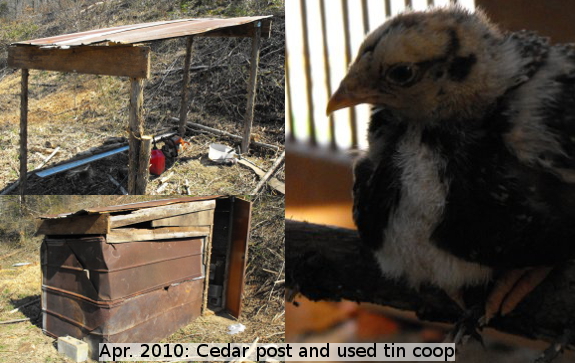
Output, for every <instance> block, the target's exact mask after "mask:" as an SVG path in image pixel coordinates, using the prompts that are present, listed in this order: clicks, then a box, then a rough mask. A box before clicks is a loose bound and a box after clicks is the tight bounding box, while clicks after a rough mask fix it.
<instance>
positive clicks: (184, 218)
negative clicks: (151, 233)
mask: <svg viewBox="0 0 575 363" xmlns="http://www.w3.org/2000/svg"><path fill="white" fill-rule="evenodd" d="M213 223H214V210H213V209H210V210H205V211H201V212H196V213H189V214H183V215H181V216H176V217H169V218H162V219H156V220H153V221H152V227H168V226H211V225H212V224H213Z"/></svg>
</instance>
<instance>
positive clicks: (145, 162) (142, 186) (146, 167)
mask: <svg viewBox="0 0 575 363" xmlns="http://www.w3.org/2000/svg"><path fill="white" fill-rule="evenodd" d="M151 151H152V136H142V139H141V142H140V155H139V158H138V177H137V178H136V191H137V193H138V194H146V187H147V185H148V178H149V177H150V153H151Z"/></svg>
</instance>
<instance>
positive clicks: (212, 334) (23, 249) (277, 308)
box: [0, 196, 285, 363]
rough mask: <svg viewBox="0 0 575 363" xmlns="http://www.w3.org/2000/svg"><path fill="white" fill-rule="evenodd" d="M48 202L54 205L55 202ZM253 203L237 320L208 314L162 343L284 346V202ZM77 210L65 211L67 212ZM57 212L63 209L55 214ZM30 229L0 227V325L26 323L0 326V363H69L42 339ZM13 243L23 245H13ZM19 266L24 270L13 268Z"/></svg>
mask: <svg viewBox="0 0 575 363" xmlns="http://www.w3.org/2000/svg"><path fill="white" fill-rule="evenodd" d="M3 198H7V197H3ZM37 198H48V197H37ZM52 198H53V197H52ZM74 198H82V199H79V200H80V201H81V202H82V203H83V204H82V205H81V207H86V206H87V205H86V203H88V205H92V206H96V205H97V204H90V202H88V201H87V200H88V199H86V200H84V199H85V198H97V197H89V196H88V197H74ZM116 198H118V197H116ZM120 198H121V197H120ZM50 200H51V201H52V205H54V202H53V201H54V199H50ZM67 200H69V199H67ZM72 200H76V199H72ZM93 200H95V199H92V201H93ZM121 202H123V201H121ZM253 202H254V205H253V211H252V226H251V237H250V242H249V251H248V266H247V273H246V287H245V292H244V302H243V311H242V315H241V317H240V319H238V320H236V319H235V318H233V317H231V316H228V315H226V314H218V315H215V314H212V313H208V314H206V315H204V316H202V317H200V318H198V319H197V320H195V321H193V322H191V323H190V324H189V325H187V326H185V327H183V328H181V329H179V330H177V331H176V332H174V333H173V334H172V335H171V336H169V337H167V338H166V339H164V340H163V342H169V343H175V342H179V343H197V342H209V343H211V342H218V343H227V342H230V343H251V342H253V341H254V340H255V339H256V338H259V342H260V343H265V342H275V343H280V342H284V326H285V313H284V312H285V310H284V288H283V283H282V282H281V281H283V279H284V274H283V271H284V266H283V262H284V259H283V256H284V216H283V213H284V201H283V198H280V197H272V196H260V197H258V198H256V199H253ZM43 205H48V204H47V203H44V204H43ZM77 206H80V204H77ZM4 207H5V206H4ZM33 208H34V209H37V210H34V211H33V212H32V213H33V214H34V215H39V214H44V213H46V212H54V210H53V209H49V208H40V207H38V206H37V204H34V207H33ZM76 209H77V208H70V210H69V211H71V210H76ZM60 211H62V208H60V209H59V210H57V212H60ZM1 214H2V213H0V215H1ZM29 219H30V218H26V219H24V222H23V223H29V222H28V220H29ZM30 228H32V227H30V226H23V228H22V231H20V232H18V231H15V230H14V228H9V226H7V225H5V224H4V223H0V234H1V235H2V239H3V241H4V242H3V243H0V322H5V321H10V320H18V319H30V320H29V321H24V322H16V323H12V324H1V323H0V363H20V362H25V361H27V362H38V363H44V362H46V363H48V362H71V360H69V359H67V358H64V357H62V356H60V355H59V354H58V352H57V349H56V346H55V340H54V339H53V338H51V337H49V336H47V335H45V334H43V333H42V327H41V325H42V322H41V308H40V292H41V282H42V277H41V268H40V263H39V247H40V242H41V237H33V238H29V237H28V232H26V231H25V230H29V229H30ZM19 235H20V236H19ZM18 237H21V238H23V240H21V241H20V242H18V240H19V238H18ZM8 241H12V242H8ZM18 263H29V264H27V265H24V266H14V265H15V264H18ZM28 303H30V304H28ZM23 305H26V306H24V307H23V308H22V309H21V310H20V311H17V312H11V311H12V310H13V309H15V308H17V307H20V306H23ZM237 322H239V323H242V324H243V325H245V326H246V330H245V331H244V332H242V333H239V334H236V335H229V334H227V331H228V326H229V325H231V324H235V323H237Z"/></svg>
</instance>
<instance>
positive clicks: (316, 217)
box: [285, 0, 575, 362]
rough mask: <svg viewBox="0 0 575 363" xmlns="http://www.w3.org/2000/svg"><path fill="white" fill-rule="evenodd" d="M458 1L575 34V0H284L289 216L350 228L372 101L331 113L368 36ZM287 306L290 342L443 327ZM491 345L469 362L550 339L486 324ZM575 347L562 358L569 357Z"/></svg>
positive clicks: (515, 353) (395, 335)
mask: <svg viewBox="0 0 575 363" xmlns="http://www.w3.org/2000/svg"><path fill="white" fill-rule="evenodd" d="M454 2H455V3H458V4H460V5H461V6H464V7H466V8H469V9H473V8H475V7H480V8H482V9H483V10H484V11H485V12H486V13H487V14H488V16H489V17H490V18H491V19H492V20H493V21H494V22H495V23H497V24H499V25H500V26H501V28H503V29H506V30H521V29H528V30H536V31H538V32H539V33H540V34H541V35H544V36H548V37H550V38H551V41H552V42H553V43H566V42H573V41H575V23H574V22H573V16H572V14H573V13H574V11H575V2H574V1H560V0H548V1H545V2H543V1H537V0H506V1H498V0H458V1H450V0H330V1H328V0H292V1H287V2H286V9H285V10H286V14H287V17H288V19H289V21H288V22H287V24H286V44H287V47H286V56H287V57H286V104H287V107H286V111H287V112H286V116H287V118H286V139H287V140H286V148H287V149H288V153H287V161H286V175H287V176H286V178H287V179H288V180H287V182H286V186H287V189H288V192H287V193H286V218H289V219H295V220H305V221H309V222H313V223H319V224H329V225H336V226H341V227H348V228H354V225H353V221H352V218H351V203H352V200H351V186H352V182H353V178H352V165H353V160H354V159H355V158H356V155H357V154H358V153H359V152H361V150H364V149H366V147H367V141H366V129H367V122H368V121H369V106H366V105H362V106H358V107H355V108H351V109H344V110H340V111H337V112H335V113H334V114H333V115H332V116H331V117H327V116H325V108H326V105H327V100H328V99H329V96H330V95H331V93H332V92H333V91H335V90H336V89H337V87H338V85H339V82H340V81H341V79H342V78H343V76H344V75H345V73H346V71H347V67H348V64H349V63H350V62H351V61H352V60H353V59H354V57H355V55H356V54H355V53H356V52H357V49H358V48H359V46H360V44H361V42H362V41H363V39H364V37H365V35H366V34H367V33H369V32H370V31H372V30H374V29H375V28H377V27H378V26H380V25H381V24H382V23H383V22H385V20H386V18H388V17H390V16H393V15H395V14H397V13H400V12H402V11H404V10H405V9H406V8H412V9H415V10H423V9H426V8H427V7H428V6H443V5H448V4H449V3H454ZM296 301H297V302H298V306H297V307H296V306H295V305H294V304H287V306H286V340H287V341H306V342H312V341H316V342H327V341H330V342H338V341H340V342H342V341H381V342H417V341H428V342H436V341H442V340H443V338H444V335H445V332H446V331H448V330H449V327H447V326H441V325H421V323H420V322H418V321H417V319H415V317H414V316H413V315H412V314H410V313H405V312H398V311H395V310H392V309H389V308H383V307H379V306H372V305H364V304H362V305H358V304H356V303H352V302H342V303H331V302H311V301H308V300H306V299H305V298H303V297H297V298H296ZM486 345H487V348H488V349H483V348H482V347H481V346H480V345H479V344H470V345H469V346H468V347H465V349H464V350H463V351H462V352H460V353H459V354H458V357H457V360H458V361H463V362H498V361H505V362H524V361H533V359H534V358H535V357H536V356H537V355H538V354H539V351H540V350H541V349H544V348H545V347H546V343H544V342H532V341H528V340H526V339H520V338H517V337H512V336H508V335H502V334H499V333H496V332H488V333H487V337H486ZM573 359H575V358H574V357H573V355H571V356H570V357H568V356H565V357H563V358H562V359H561V360H558V361H559V362H562V361H565V362H566V361H572V360H573Z"/></svg>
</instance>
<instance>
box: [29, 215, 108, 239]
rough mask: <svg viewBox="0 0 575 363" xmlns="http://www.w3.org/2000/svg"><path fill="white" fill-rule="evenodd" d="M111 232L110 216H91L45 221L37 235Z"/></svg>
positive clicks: (42, 221)
mask: <svg viewBox="0 0 575 363" xmlns="http://www.w3.org/2000/svg"><path fill="white" fill-rule="evenodd" d="M109 232H110V215H109V214H89V215H82V216H71V217H68V218H57V219H43V220H41V222H40V225H39V227H38V231H37V232H36V234H45V235H58V234H65V235H68V234H107V233H109Z"/></svg>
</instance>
